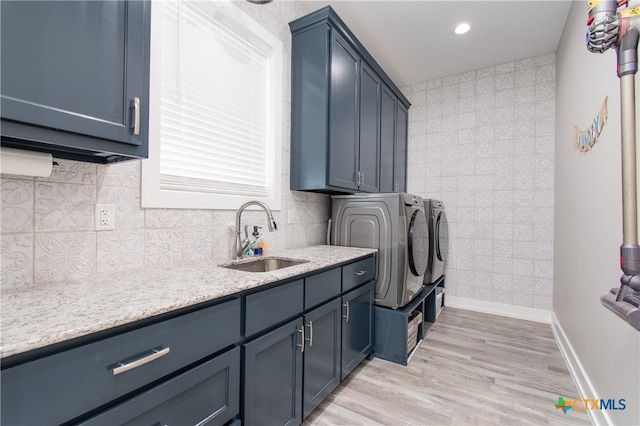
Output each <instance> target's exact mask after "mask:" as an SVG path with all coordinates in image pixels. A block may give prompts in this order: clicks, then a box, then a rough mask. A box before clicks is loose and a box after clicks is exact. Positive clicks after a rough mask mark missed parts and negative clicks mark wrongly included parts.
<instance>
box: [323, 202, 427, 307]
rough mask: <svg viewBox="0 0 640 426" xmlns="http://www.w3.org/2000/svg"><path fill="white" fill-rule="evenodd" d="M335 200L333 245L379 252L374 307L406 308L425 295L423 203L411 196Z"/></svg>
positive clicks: (333, 204) (425, 228) (425, 250)
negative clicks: (423, 289)
mask: <svg viewBox="0 0 640 426" xmlns="http://www.w3.org/2000/svg"><path fill="white" fill-rule="evenodd" d="M331 198H332V219H331V221H332V223H331V242H332V244H334V245H339V246H349V247H365V248H375V249H378V255H377V257H376V259H377V273H376V294H375V303H376V304H377V305H380V306H386V307H389V308H392V309H397V308H400V307H403V306H405V305H406V304H407V303H409V302H410V301H411V300H412V299H413V298H414V297H415V296H416V295H417V294H418V293H419V292H420V291H421V290H422V286H423V281H424V274H425V272H426V270H427V265H428V262H429V227H428V226H427V219H426V215H425V210H424V204H423V200H422V198H421V197H419V196H416V195H411V194H407V193H389V194H361V195H336V196H333V197H331Z"/></svg>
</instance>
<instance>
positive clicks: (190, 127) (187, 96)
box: [142, 0, 282, 208]
mask: <svg viewBox="0 0 640 426" xmlns="http://www.w3.org/2000/svg"><path fill="white" fill-rule="evenodd" d="M153 6H154V8H156V9H155V10H154V9H152V14H154V15H153V17H152V61H151V64H152V70H151V74H152V84H151V98H152V99H151V105H150V108H151V113H150V115H151V117H150V119H151V127H152V129H153V128H154V127H156V129H155V130H156V131H155V132H152V133H151V136H152V137H153V136H154V135H155V138H154V139H159V149H157V150H156V149H154V150H151V146H150V151H151V152H150V160H148V161H149V162H154V161H155V162H157V164H156V165H150V166H149V165H147V166H145V163H144V162H143V194H142V198H143V206H145V207H184V208H190V207H191V208H233V207H234V206H235V205H234V204H233V203H232V204H231V205H230V204H229V203H222V205H218V204H216V203H215V202H213V204H212V198H211V197H212V196H214V195H222V196H224V195H227V196H231V197H234V199H236V201H235V204H236V205H237V206H239V205H240V204H241V201H243V200H241V198H242V197H245V198H247V199H262V200H264V201H269V200H272V201H275V203H272V204H276V205H277V204H279V200H275V199H274V197H278V198H279V193H280V188H279V182H280V179H279V173H280V170H279V164H280V161H279V160H280V158H279V156H280V155H281V152H280V138H281V136H280V135H281V133H280V132H281V126H282V122H281V105H282V103H281V102H282V100H281V97H282V86H281V78H282V76H281V67H282V44H281V42H280V41H279V40H277V39H275V37H273V36H272V35H270V34H268V33H267V32H266V31H265V30H264V29H263V28H261V27H259V26H258V25H257V24H255V22H253V21H251V20H250V18H248V17H246V15H244V16H243V15H242V12H240V11H239V9H237V8H236V7H235V6H233V5H231V4H230V3H225V2H220V1H219V0H216V1H186V0H182V1H177V0H175V1H160V2H154V4H153ZM154 22H155V31H154ZM159 28H160V29H161V30H159ZM154 43H156V45H155V48H154ZM154 53H155V60H154ZM154 66H155V68H156V69H154ZM158 68H159V69H158ZM154 77H155V78H154ZM154 111H155V113H154ZM154 118H155V120H154ZM154 122H155V125H154ZM154 142H155V141H153V140H150V143H154ZM153 151H155V153H154V152H153ZM152 157H157V158H155V159H154V158H152ZM146 161H147V160H145V162H146ZM145 168H147V169H148V170H147V172H145ZM152 169H153V171H154V173H155V172H157V173H158V178H157V186H158V188H157V189H156V190H155V192H156V193H157V194H160V195H161V196H160V197H155V196H150V195H149V194H148V193H147V194H145V192H147V191H145V185H147V186H149V184H148V182H145V179H147V180H149V179H148V177H149V175H150V173H151V172H150V170H152ZM151 180H152V181H153V180H154V179H151ZM170 193H173V194H176V195H175V197H173V200H174V201H171V200H172V197H167V196H166V195H167V194H170ZM157 194H156V195H157ZM194 194H197V195H196V197H199V198H200V199H201V200H206V201H205V202H199V201H195V202H193V201H185V200H186V199H187V198H186V197H190V196H191V195H194ZM207 196H208V198H206V197H207ZM152 199H156V200H157V199H161V200H164V201H150V200H152ZM217 199H218V200H221V199H220V198H219V197H218V198H217ZM177 200H179V202H181V203H182V205H176V201H177ZM274 207H275V206H274Z"/></svg>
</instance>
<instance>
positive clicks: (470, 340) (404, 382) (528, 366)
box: [303, 307, 590, 426]
mask: <svg viewBox="0 0 640 426" xmlns="http://www.w3.org/2000/svg"><path fill="white" fill-rule="evenodd" d="M559 396H562V397H564V398H565V399H574V398H578V392H577V390H576V387H575V384H574V383H573V381H572V379H571V376H570V375H569V371H568V369H567V367H566V364H565V363H564V360H563V359H562V356H561V354H560V352H559V350H558V347H557V345H556V342H555V339H554V337H553V333H552V332H551V327H550V326H549V325H548V324H540V323H536V322H532V321H524V320H518V319H512V318H505V317H500V316H496V315H489V314H483V313H478V312H474V311H468V310H462V309H454V308H449V307H447V308H445V309H444V311H443V312H442V314H441V315H440V316H439V317H438V321H437V323H436V324H434V325H432V326H430V328H429V331H428V333H427V335H426V337H425V339H424V341H423V342H422V345H421V346H420V347H419V348H418V350H417V351H416V353H415V354H414V356H413V358H412V360H411V362H410V363H409V365H408V366H406V367H405V366H402V365H399V364H394V363H391V362H388V361H384V360H382V359H378V358H375V359H373V360H371V361H365V362H364V363H362V364H361V365H360V366H359V367H358V368H357V369H356V370H355V371H354V372H353V373H352V374H351V376H349V378H347V380H345V382H343V383H342V384H341V385H340V387H338V389H337V390H336V391H335V392H334V393H333V394H332V395H330V396H329V398H327V400H326V401H324V402H323V403H322V404H321V405H320V407H319V408H318V409H317V410H316V411H314V412H313V413H312V414H311V416H309V418H308V419H307V420H305V422H304V423H303V424H304V426H311V425H316V426H326V425H393V426H395V425H407V426H412V425H473V424H476V425H515V424H522V425H547V424H549V425H559V424H590V420H589V418H588V416H587V414H586V412H584V411H582V412H579V411H575V410H569V412H568V413H567V414H564V413H563V412H562V411H561V410H558V409H556V407H555V403H556V401H557V399H558V397H559Z"/></svg>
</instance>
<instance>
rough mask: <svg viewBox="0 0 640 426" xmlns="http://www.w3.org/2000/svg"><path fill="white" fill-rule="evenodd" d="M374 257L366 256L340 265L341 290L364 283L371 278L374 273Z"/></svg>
mask: <svg viewBox="0 0 640 426" xmlns="http://www.w3.org/2000/svg"><path fill="white" fill-rule="evenodd" d="M375 267H376V261H375V257H373V256H372V257H367V258H366V259H362V260H359V261H357V262H354V263H351V264H349V265H346V266H343V267H342V291H343V292H344V291H347V290H350V289H352V288H355V287H357V286H359V285H360V284H364V283H366V282H367V281H370V280H372V279H373V276H374V274H375Z"/></svg>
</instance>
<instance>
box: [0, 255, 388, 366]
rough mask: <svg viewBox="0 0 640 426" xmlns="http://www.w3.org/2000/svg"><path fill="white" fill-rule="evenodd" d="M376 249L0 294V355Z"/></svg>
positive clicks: (200, 267) (205, 266)
mask: <svg viewBox="0 0 640 426" xmlns="http://www.w3.org/2000/svg"><path fill="white" fill-rule="evenodd" d="M375 252H376V250H373V249H364V248H355V247H339V246H326V245H325V246H313V247H304V248H297V249H291V250H286V251H281V252H278V253H273V255H277V256H282V257H287V258H291V259H304V260H308V261H309V262H307V263H302V264H300V265H296V266H291V267H288V268H283V269H280V270H277V271H273V272H260V273H255V272H244V271H237V270H233V269H226V268H221V267H219V266H218V265H215V264H210V263H197V264H195V263H194V264H190V265H183V266H180V267H177V268H173V269H165V270H143V271H139V272H136V273H123V274H113V275H109V276H105V277H100V278H97V279H89V280H86V281H83V282H70V283H60V284H50V285H42V286H33V288H30V289H28V290H9V291H5V292H2V295H1V303H2V311H1V318H0V358H4V357H8V356H11V355H16V354H19V353H22V352H26V351H29V350H33V349H38V348H42V347H45V346H48V345H52V344H55V343H60V342H63V341H65V340H70V339H73V338H76V337H81V336H84V335H88V334H91V333H95V332H99V331H103V330H107V329H109V328H112V327H116V326H120V325H123V324H127V323H131V322H134V321H138V320H142V319H145V318H150V317H153V316H155V315H160V314H164V313H167V312H171V311H174V310H176V309H180V308H185V307H189V306H191V305H195V304H198V303H202V302H207V301H210V300H213V299H217V298H221V297H224V296H229V295H232V294H235V293H238V292H242V291H245V290H250V289H253V288H256V287H259V286H262V285H265V284H270V283H274V282H276V281H280V280H284V279H287V278H291V277H295V276H297V275H302V274H306V273H309V272H313V271H316V270H320V269H323V268H326V267H330V266H332V265H336V264H339V263H343V262H347V261H350V260H354V259H358V258H360V257H364V256H366V255H369V254H371V253H375Z"/></svg>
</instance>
